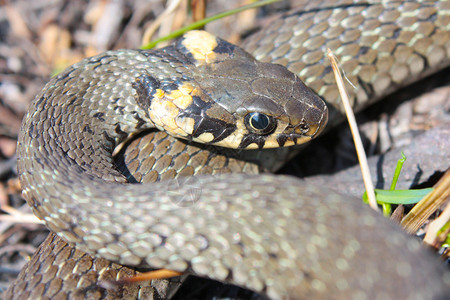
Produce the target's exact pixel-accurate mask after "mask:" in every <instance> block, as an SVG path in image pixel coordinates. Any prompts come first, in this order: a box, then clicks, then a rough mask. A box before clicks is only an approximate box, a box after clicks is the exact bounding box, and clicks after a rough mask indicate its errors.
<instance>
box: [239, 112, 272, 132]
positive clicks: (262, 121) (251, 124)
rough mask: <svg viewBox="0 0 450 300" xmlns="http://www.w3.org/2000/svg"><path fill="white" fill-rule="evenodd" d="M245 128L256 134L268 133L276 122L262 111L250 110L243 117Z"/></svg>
mask: <svg viewBox="0 0 450 300" xmlns="http://www.w3.org/2000/svg"><path fill="white" fill-rule="evenodd" d="M245 123H246V125H247V128H248V129H250V130H251V131H253V132H255V133H257V134H269V133H271V132H272V131H273V130H274V129H275V127H276V123H275V120H274V119H273V118H272V117H269V116H267V115H265V114H263V113H259V112H252V113H249V114H248V115H247V116H246V117H245Z"/></svg>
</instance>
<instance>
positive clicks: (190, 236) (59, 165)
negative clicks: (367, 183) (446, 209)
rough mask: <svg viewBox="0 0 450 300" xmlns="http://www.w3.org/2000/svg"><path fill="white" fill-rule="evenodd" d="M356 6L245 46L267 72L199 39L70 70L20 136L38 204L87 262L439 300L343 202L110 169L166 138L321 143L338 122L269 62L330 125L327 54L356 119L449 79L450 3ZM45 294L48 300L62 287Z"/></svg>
mask: <svg viewBox="0 0 450 300" xmlns="http://www.w3.org/2000/svg"><path fill="white" fill-rule="evenodd" d="M348 4H349V3H348V2H346V1H333V2H332V3H331V2H326V1H315V2H314V3H312V2H311V3H308V4H307V6H306V7H303V8H302V9H300V10H297V11H292V12H289V13H287V14H285V15H284V16H283V17H282V18H280V19H278V20H276V21H274V23H272V24H270V25H269V26H268V27H267V29H265V30H263V31H261V32H260V33H257V34H256V35H254V36H253V37H252V38H251V39H250V40H248V41H246V42H245V43H244V44H243V47H245V49H247V50H248V51H249V52H250V53H252V54H253V55H254V56H255V57H256V58H257V59H259V60H261V61H263V62H262V63H260V62H257V61H255V60H254V59H253V57H252V56H251V55H249V54H247V53H246V52H244V51H242V50H241V49H240V48H238V47H236V46H233V45H231V44H229V43H227V42H225V41H223V40H220V39H218V38H216V37H214V36H211V35H209V34H207V33H205V32H190V33H187V35H185V36H184V37H183V38H182V39H180V40H178V41H177V42H176V43H175V44H174V45H172V46H169V47H167V48H165V49H162V50H154V51H141V50H118V51H108V52H106V53H103V54H101V55H98V56H96V57H92V58H88V59H85V60H83V61H81V62H79V63H77V64H75V65H74V66H72V67H70V68H68V69H67V70H65V71H64V72H62V73H61V74H59V75H58V76H57V77H55V78H53V79H52V80H51V81H50V82H49V83H48V84H47V85H46V86H45V87H44V89H43V91H42V92H41V93H40V94H39V95H37V97H36V98H35V100H34V102H33V104H32V105H31V107H30V110H29V112H28V114H27V116H26V117H25V119H24V122H23V126H22V129H21V132H20V136H19V147H18V157H19V158H18V170H19V174H20V180H21V183H22V185H23V186H22V187H23V195H24V197H25V199H27V201H28V203H29V204H30V205H31V207H32V208H33V211H34V213H35V214H36V215H37V216H38V217H39V218H41V219H43V220H44V221H45V223H46V224H47V226H48V227H49V228H50V229H51V230H52V231H53V232H56V233H57V234H58V235H59V236H60V237H62V238H63V239H64V240H66V241H68V242H70V243H73V244H75V245H76V247H77V249H79V250H82V251H85V252H87V253H89V254H92V255H95V256H99V257H102V258H105V259H107V260H111V261H114V262H117V263H119V264H124V265H127V266H139V267H150V268H168V269H173V270H177V271H180V272H189V273H192V274H196V275H198V276H203V277H209V278H212V279H215V280H219V281H226V282H230V283H233V284H236V285H239V286H242V287H245V288H248V289H250V290H253V291H256V292H258V293H260V294H262V295H265V296H267V297H269V298H273V299H294V298H327V297H332V298H341V299H349V298H361V297H363V296H365V297H366V298H368V299H372V298H374V299H375V298H377V297H378V298H379V299H387V298H392V299H394V298H395V299H400V298H401V299H406V298H408V299H426V298H430V297H433V296H440V295H441V296H442V295H443V294H442V292H443V291H445V290H446V289H447V292H448V280H449V278H448V277H449V276H447V275H445V276H446V277H445V276H444V275H442V274H441V271H440V270H441V269H440V268H439V267H437V266H436V262H435V261H434V260H433V258H432V257H430V256H429V254H428V253H426V252H425V251H424V250H423V249H422V248H421V247H420V245H418V243H416V241H414V240H411V239H410V238H408V237H406V236H405V235H404V234H403V233H402V232H401V230H399V229H398V228H397V227H396V226H395V225H393V224H391V223H389V222H387V221H385V220H384V219H383V218H382V217H381V216H380V215H377V214H376V213H374V212H372V211H371V210H370V209H369V208H367V207H365V206H363V204H361V203H359V202H355V201H352V200H349V199H347V197H345V196H343V195H339V194H336V193H333V192H330V191H328V190H327V189H326V188H324V187H315V186H309V185H306V184H304V183H303V182H302V181H300V180H298V179H295V178H292V177H288V176H275V175H270V174H261V175H252V174H216V175H214V176H210V175H209V176H208V175H198V176H194V177H187V178H182V177H181V176H180V178H178V177H177V179H172V180H169V181H164V182H157V183H151V184H142V185H137V184H129V183H127V181H128V180H127V179H126V178H125V177H124V175H123V174H121V173H120V172H119V171H118V169H117V167H116V164H115V162H114V159H113V157H112V153H113V151H114V149H115V147H116V146H117V145H118V144H119V143H121V142H122V141H124V140H125V139H126V138H128V137H129V136H130V135H133V134H135V133H136V132H139V131H141V130H143V129H146V128H153V127H156V128H157V129H160V130H164V131H167V132H168V133H169V134H170V135H173V136H175V137H177V138H181V139H188V140H190V141H192V142H204V143H207V144H210V145H217V146H224V147H230V148H236V149H251V148H271V147H279V146H289V145H293V144H299V143H303V142H305V141H308V140H310V139H311V138H313V137H315V136H317V134H318V133H320V131H321V130H322V129H323V127H324V124H325V123H326V119H327V114H328V112H327V108H326V107H325V105H324V104H323V102H322V100H321V99H320V97H318V96H316V94H315V93H313V92H311V91H310V90H309V89H308V88H306V86H305V85H304V84H303V83H302V82H301V81H300V80H299V79H298V78H297V77H295V76H294V75H292V74H291V73H289V72H287V70H286V69H285V68H283V67H281V66H278V65H269V64H266V63H265V62H269V61H270V62H273V63H278V64H282V65H285V66H287V67H288V68H289V69H290V70H291V71H293V72H295V73H297V74H298V75H299V77H300V78H302V80H304V82H305V83H306V85H308V86H309V87H310V88H312V89H313V90H314V91H315V92H316V93H317V94H318V95H320V96H321V97H322V98H323V99H325V100H326V101H327V103H328V104H329V110H330V111H329V118H330V121H331V122H334V120H336V119H337V118H338V117H337V116H338V115H339V111H340V108H339V105H338V104H336V100H337V93H336V88H335V87H334V83H333V79H332V74H331V73H330V68H329V67H328V63H327V62H326V60H325V58H324V55H325V54H324V53H325V51H324V50H325V48H326V47H330V48H331V49H333V50H334V51H335V53H336V54H337V55H338V57H339V59H340V62H341V64H342V68H343V69H344V71H345V72H346V75H347V77H348V78H349V80H350V81H352V82H353V83H358V87H357V88H355V89H354V90H353V96H352V97H353V100H354V106H355V107H357V108H358V109H360V108H362V107H364V106H366V105H367V104H368V103H370V102H372V101H374V99H377V98H379V97H381V96H382V95H384V94H386V93H388V92H390V91H392V90H393V89H395V88H398V87H399V86H401V85H404V84H405V83H408V82H411V81H412V80H416V79H417V78H418V77H421V76H423V75H424V74H426V73H429V72H432V71H435V70H437V69H440V68H443V67H445V66H447V65H448V63H449V59H448V57H449V53H450V50H449V48H450V41H449V34H448V33H449V26H450V25H449V22H450V5H449V2H447V1H424V2H407V1H395V2H389V1H388V2H382V3H381V4H380V3H379V2H371V1H368V2H360V3H359V2H358V3H354V4H351V5H348ZM313 5H318V6H314V7H313ZM238 152H239V151H238ZM243 152H245V151H243ZM238 155H240V152H239V153H238ZM191 173H194V172H193V171H192V172H191ZM199 173H201V171H200V172H199ZM167 177H168V178H170V177H171V176H170V175H168V176H167ZM172 177H173V176H172ZM158 179H161V178H158ZM198 191H200V192H198ZM192 195H194V197H195V199H194V201H192V202H188V200H187V199H190V198H189V197H190V196H192ZM386 232H389V234H387V235H386ZM55 272H57V271H55ZM443 278H444V279H446V280H447V282H446V283H445V282H443ZM40 280H42V281H44V283H46V285H44V286H45V287H44V288H42V289H44V291H43V292H42V295H44V294H45V290H51V283H52V282H51V281H48V283H47V282H45V280H44V279H43V278H42V277H41V278H40ZM26 285H27V283H24V284H22V285H17V286H19V287H21V288H20V289H27V287H26ZM60 285H63V283H60ZM17 286H16V287H17ZM36 286H37V285H36ZM20 289H19V288H15V287H12V288H11V290H10V291H9V293H10V295H15V296H16V297H18V295H19V291H20ZM32 290H33V286H32V285H31V282H30V283H29V286H28V291H29V292H31V291H32ZM28 295H29V294H28ZM330 295H333V296H330ZM378 298H377V299H378Z"/></svg>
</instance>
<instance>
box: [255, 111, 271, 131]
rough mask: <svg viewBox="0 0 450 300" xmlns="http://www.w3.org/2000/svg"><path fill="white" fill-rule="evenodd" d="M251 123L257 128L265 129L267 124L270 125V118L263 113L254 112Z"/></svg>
mask: <svg viewBox="0 0 450 300" xmlns="http://www.w3.org/2000/svg"><path fill="white" fill-rule="evenodd" d="M250 123H251V125H252V126H253V127H254V128H256V129H258V130H263V129H265V128H266V127H267V126H269V118H268V117H267V116H266V115H263V114H260V113H254V114H253V115H252V116H251V117H250Z"/></svg>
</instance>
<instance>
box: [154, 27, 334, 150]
mask: <svg viewBox="0 0 450 300" xmlns="http://www.w3.org/2000/svg"><path fill="white" fill-rule="evenodd" d="M164 51H165V52H166V53H169V54H170V55H171V56H173V57H176V59H177V60H178V61H181V62H183V68H185V69H186V71H188V74H189V75H187V76H185V77H184V78H189V80H185V81H183V82H180V83H179V85H178V88H177V89H176V91H175V94H180V95H181V94H183V95H185V94H186V93H180V92H179V91H180V90H185V91H188V92H189V97H188V98H187V99H188V101H184V102H183V101H179V100H176V99H175V100H174V98H175V97H173V94H174V91H171V92H170V94H171V95H172V96H171V97H169V98H170V99H169V101H172V103H175V104H176V102H183V105H178V104H176V105H175V106H177V108H176V113H175V114H174V113H173V112H172V113H171V115H172V116H175V115H176V116H175V117H174V119H175V121H174V122H175V123H176V125H177V126H178V127H179V128H176V129H175V130H172V132H171V131H170V130H167V128H166V127H168V126H163V127H164V129H165V130H166V131H169V133H171V134H172V135H175V136H178V137H182V138H187V139H192V140H194V141H196V142H202V143H208V144H213V145H217V146H223V147H229V148H240V149H254V148H276V147H283V146H291V145H295V144H301V143H304V142H307V141H309V140H311V139H312V138H314V137H316V136H317V135H318V134H319V133H320V132H321V131H322V130H323V128H324V126H325V124H326V122H327V118H328V117H327V116H328V111H327V107H326V105H325V103H324V102H323V101H322V99H321V98H320V97H319V96H317V95H316V94H315V93H314V92H313V91H311V90H310V89H309V88H308V87H307V86H306V85H305V84H304V83H303V82H302V81H301V80H300V79H299V78H298V77H297V76H296V75H294V74H293V73H291V72H290V71H289V70H288V69H286V68H285V67H283V66H281V65H276V64H268V63H262V62H259V61H257V60H256V59H255V58H254V57H253V56H251V55H250V54H249V53H247V52H246V51H244V50H243V49H241V48H239V47H237V46H235V45H233V44H230V43H228V42H226V41H224V40H222V39H220V38H217V37H215V36H213V35H211V34H209V33H207V32H205V31H190V32H188V33H186V34H185V35H184V36H183V37H182V38H181V39H179V40H178V41H177V42H176V44H175V45H174V46H171V47H168V48H166V49H165V50H164ZM163 94H164V95H166V94H167V93H163ZM183 97H185V96H183ZM171 99H172V100H171ZM185 99H186V97H185ZM163 101H166V100H164V99H163ZM153 102H154V101H152V103H153ZM166 106H172V105H166ZM160 107H161V105H159V106H158V108H160ZM159 110H160V111H161V109H159ZM173 127H174V126H173Z"/></svg>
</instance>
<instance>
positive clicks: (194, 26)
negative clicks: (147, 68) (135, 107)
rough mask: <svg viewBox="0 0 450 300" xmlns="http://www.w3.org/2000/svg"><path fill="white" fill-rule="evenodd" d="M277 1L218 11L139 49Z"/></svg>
mask: <svg viewBox="0 0 450 300" xmlns="http://www.w3.org/2000/svg"><path fill="white" fill-rule="evenodd" d="M278 1H280V0H263V1H257V2H254V3H251V4H248V5H244V6H242V7H238V8H236V9H232V10H229V11H225V12H223V13H219V14H217V15H214V16H212V17H208V18H205V19H203V20H200V21H197V22H195V23H192V24H189V25H187V26H185V27H183V28H180V29H178V30H176V31H174V32H172V33H170V34H168V35H166V36H163V37H161V38H159V39H156V40H154V41H151V42H150V43H148V44H147V45H144V46H141V49H152V48H154V47H155V46H156V45H157V44H159V43H161V42H164V41H168V40H170V39H173V38H176V37H179V36H181V35H182V34H183V33H185V32H187V31H189V30H194V29H198V28H200V27H203V26H205V25H206V24H208V23H209V22H212V21H215V20H218V19H221V18H224V17H228V16H231V15H234V14H237V13H240V12H242V11H244V10H247V9H252V8H257V7H261V6H264V5H268V4H272V3H275V2H278Z"/></svg>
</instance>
